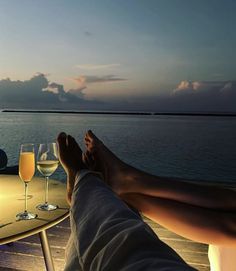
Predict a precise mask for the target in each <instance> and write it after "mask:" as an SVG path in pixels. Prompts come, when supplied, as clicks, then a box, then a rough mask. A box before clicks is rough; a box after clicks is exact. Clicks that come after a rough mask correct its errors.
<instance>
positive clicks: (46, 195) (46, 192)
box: [45, 177, 49, 204]
mask: <svg viewBox="0 0 236 271" xmlns="http://www.w3.org/2000/svg"><path fill="white" fill-rule="evenodd" d="M48 179H49V178H48V177H45V181H46V182H45V204H48Z"/></svg>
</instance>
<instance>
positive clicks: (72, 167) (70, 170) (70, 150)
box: [57, 133, 86, 204]
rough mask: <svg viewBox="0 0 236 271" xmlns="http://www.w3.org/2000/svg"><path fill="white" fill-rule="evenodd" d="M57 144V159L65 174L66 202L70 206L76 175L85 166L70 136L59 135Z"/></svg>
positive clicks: (77, 146) (78, 148)
mask: <svg viewBox="0 0 236 271" xmlns="http://www.w3.org/2000/svg"><path fill="white" fill-rule="evenodd" d="M57 144H58V149H59V159H60V162H61V165H62V166H63V168H64V170H65V172H66V174H67V200H68V203H69V204H70V203H71V196H72V192H73V189H74V183H75V177H76V174H77V173H78V172H79V171H80V170H81V169H83V168H86V166H85V164H84V163H83V161H82V150H81V149H80V147H79V145H78V144H77V142H76V141H75V139H74V138H73V137H72V136H70V135H67V134H65V133H60V134H59V135H58V137H57Z"/></svg>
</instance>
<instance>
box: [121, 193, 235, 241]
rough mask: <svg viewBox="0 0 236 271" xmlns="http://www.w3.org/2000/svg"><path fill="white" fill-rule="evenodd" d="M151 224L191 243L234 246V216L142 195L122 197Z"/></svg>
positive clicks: (233, 214)
mask: <svg viewBox="0 0 236 271" xmlns="http://www.w3.org/2000/svg"><path fill="white" fill-rule="evenodd" d="M123 200H125V201H126V202H127V203H128V204H130V205H131V206H135V208H137V209H138V210H139V211H140V212H142V213H143V214H145V216H147V217H148V218H150V219H151V220H153V221H155V222H157V223H158V224H160V225H162V226H164V227H166V228H168V229H170V230H172V231H173V232H175V233H177V234H179V235H181V236H184V237H186V238H189V239H191V240H194V241H197V242H201V243H206V244H214V245H223V246H236V230H235V226H236V214H235V213H234V212H231V213H227V212H223V211H222V212H221V211H215V210H212V209H208V208H202V207H198V206H194V205H190V204H185V203H180V202H176V201H172V200H167V199H162V198H158V197H151V196H146V195H141V194H126V195H124V196H123Z"/></svg>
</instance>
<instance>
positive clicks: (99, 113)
mask: <svg viewBox="0 0 236 271" xmlns="http://www.w3.org/2000/svg"><path fill="white" fill-rule="evenodd" d="M1 112H3V113H40V114H45V113H46V114H86V115H87V114H92V115H156V116H158V115H160V116H203V117H236V113H211V112H206V113H204V112H203V113H199V112H196V113H195V112H133V111H128V112H127V111H76V110H75V111H74V110H21V109H19V110H18V109H3V110H2V111H1Z"/></svg>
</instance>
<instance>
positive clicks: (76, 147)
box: [68, 135, 82, 154]
mask: <svg viewBox="0 0 236 271" xmlns="http://www.w3.org/2000/svg"><path fill="white" fill-rule="evenodd" d="M68 149H69V150H70V151H73V152H78V153H79V154H81V153H82V150H81V148H80V146H79V145H78V143H77V142H76V140H75V139H74V137H72V136H71V135H68Z"/></svg>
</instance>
